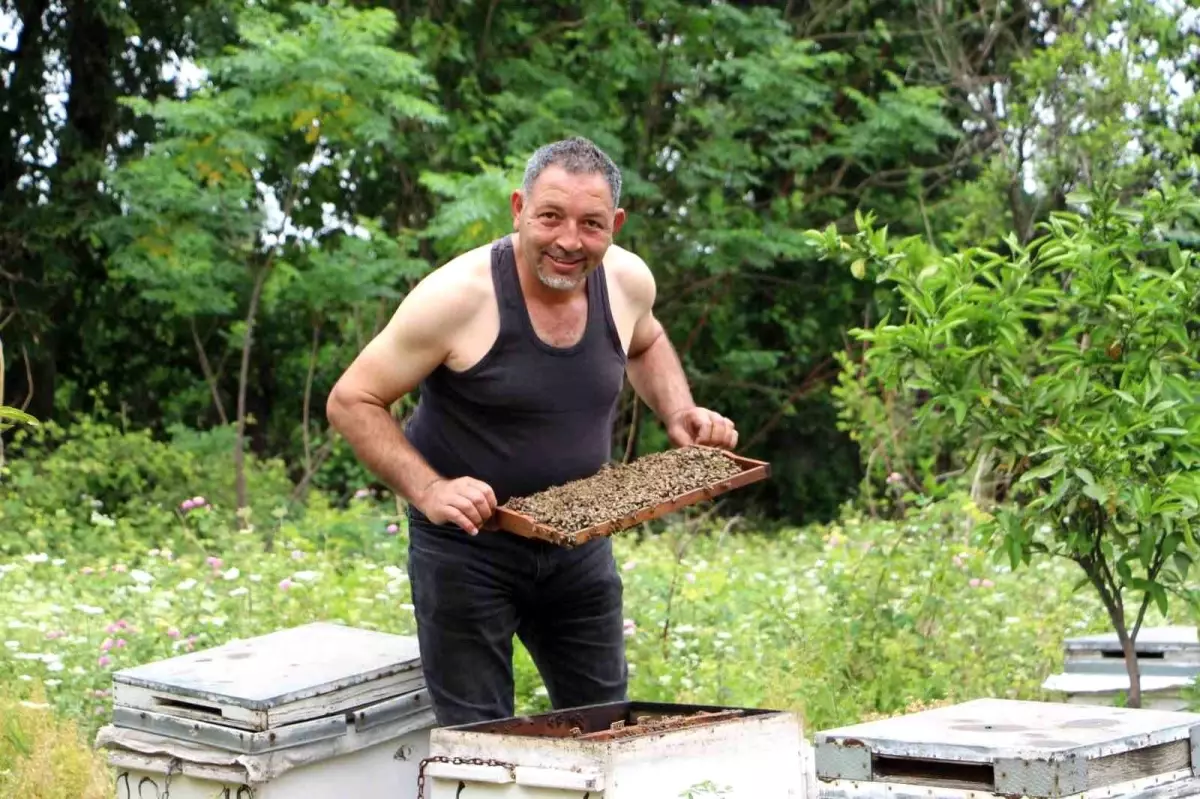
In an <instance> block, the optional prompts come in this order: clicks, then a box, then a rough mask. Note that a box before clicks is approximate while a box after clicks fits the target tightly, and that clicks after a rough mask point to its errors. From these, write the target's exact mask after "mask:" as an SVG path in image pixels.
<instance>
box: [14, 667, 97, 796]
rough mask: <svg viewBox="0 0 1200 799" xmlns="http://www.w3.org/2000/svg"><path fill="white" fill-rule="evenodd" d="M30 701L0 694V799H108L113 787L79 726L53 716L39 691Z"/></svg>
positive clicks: (38, 690)
mask: <svg viewBox="0 0 1200 799" xmlns="http://www.w3.org/2000/svg"><path fill="white" fill-rule="evenodd" d="M30 697H31V698H30V699H27V700H20V701H17V700H12V699H8V698H6V697H4V696H3V695H0V795H3V796H20V797H28V799H108V797H110V796H112V795H113V791H114V788H115V786H113V785H112V780H111V777H110V775H109V772H108V768H107V766H106V764H105V762H104V757H103V755H102V754H100V753H98V752H93V751H91V749H90V748H89V747H88V745H87V741H86V740H84V738H83V736H82V735H80V732H79V726H80V725H79V724H78V722H77V721H75V720H73V719H64V718H61V717H60V716H59V715H57V714H55V713H54V712H53V710H52V708H51V706H50V704H48V703H47V702H45V701H44V700H45V696H44V692H43V690H42V689H41V688H40V687H35V688H34V689H33V691H32V692H31V693H30Z"/></svg>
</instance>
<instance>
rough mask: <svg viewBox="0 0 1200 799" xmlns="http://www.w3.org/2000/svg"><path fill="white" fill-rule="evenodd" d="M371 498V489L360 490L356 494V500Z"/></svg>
mask: <svg viewBox="0 0 1200 799" xmlns="http://www.w3.org/2000/svg"><path fill="white" fill-rule="evenodd" d="M369 496H371V489H369V488H360V489H358V490H357V491H355V492H354V498H355V499H363V498H365V497H369Z"/></svg>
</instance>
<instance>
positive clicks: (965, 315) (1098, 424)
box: [811, 186, 1200, 705]
mask: <svg viewBox="0 0 1200 799" xmlns="http://www.w3.org/2000/svg"><path fill="white" fill-rule="evenodd" d="M1072 199H1073V200H1074V201H1075V202H1076V203H1078V204H1079V205H1080V206H1082V207H1083V209H1085V210H1083V211H1081V212H1072V213H1067V212H1062V213H1056V214H1054V215H1053V216H1052V217H1051V219H1050V221H1048V222H1047V223H1045V225H1044V226H1043V227H1042V229H1043V231H1044V232H1043V235H1040V236H1039V237H1037V238H1036V239H1035V240H1033V241H1032V242H1030V243H1029V244H1028V245H1024V244H1022V243H1021V242H1020V241H1018V240H1017V238H1016V237H1015V236H1010V237H1009V238H1008V239H1007V241H1006V242H1005V244H1006V249H1005V251H1003V252H994V251H991V250H988V249H985V248H971V249H969V250H967V251H965V252H962V253H956V254H953V255H948V256H941V255H938V254H936V253H933V252H931V251H930V250H929V249H928V248H927V247H926V246H925V245H924V244H922V243H921V242H920V241H917V240H913V239H905V240H902V241H899V242H889V241H888V240H887V231H886V229H876V228H875V226H874V224H873V220H871V219H870V218H869V217H867V218H860V219H859V222H858V231H857V233H855V234H853V235H852V236H847V237H841V236H838V235H837V233H836V232H835V231H832V230H829V231H826V232H824V233H820V232H816V231H814V232H812V234H811V235H812V238H813V240H814V241H819V242H821V243H822V245H823V246H824V247H825V248H826V251H827V252H828V253H829V254H830V255H831V256H841V255H842V254H843V253H845V256H846V257H847V258H849V259H854V263H853V264H852V265H851V270H852V271H854V272H856V273H859V274H862V273H863V272H869V273H870V274H871V275H872V276H873V277H874V279H875V280H876V281H877V282H879V283H882V284H887V285H889V286H891V287H893V288H894V290H895V291H896V292H897V293H898V295H899V296H901V297H903V304H902V309H903V310H902V313H901V314H897V318H895V319H891V318H885V319H883V320H881V321H880V322H879V323H878V324H877V325H875V326H874V327H873V328H869V329H860V330H856V331H854V333H855V335H856V336H857V337H858V338H859V339H861V340H863V341H865V342H867V343H868V344H869V346H870V349H869V351H868V353H867V355H866V359H867V361H868V362H870V363H871V364H872V370H873V375H874V376H875V377H876V378H877V379H879V380H880V381H882V382H884V383H885V384H886V385H887V387H888V388H889V389H892V390H897V391H902V392H903V393H904V394H906V395H908V396H909V397H914V396H918V395H919V397H920V400H919V404H920V407H919V409H918V410H917V413H916V417H915V419H914V423H915V424H917V425H922V424H929V423H932V424H934V425H937V426H938V429H939V430H945V429H947V427H953V428H955V429H958V430H963V431H969V434H970V436H971V438H972V440H973V441H975V442H978V446H979V448H980V449H979V453H978V455H977V457H983V458H989V457H994V459H995V464H996V466H995V469H996V473H997V477H998V480H999V481H1000V488H1001V489H1002V491H1003V492H1004V493H1005V495H1006V496H1005V499H1006V500H1007V502H1006V503H1005V504H1004V505H1002V506H999V507H998V508H997V511H996V518H995V519H994V523H992V524H989V525H987V529H989V530H991V531H994V532H995V533H996V534H997V539H996V541H995V546H996V547H997V550H998V554H1000V555H1006V556H1007V557H1008V558H1009V559H1010V561H1011V563H1012V565H1013V566H1014V567H1015V566H1017V565H1018V564H1020V563H1026V564H1028V563H1029V562H1030V560H1031V557H1032V556H1033V555H1034V554H1049V555H1053V556H1059V557H1063V558H1067V559H1070V560H1072V561H1074V562H1075V563H1077V564H1078V565H1079V566H1080V567H1081V568H1082V570H1083V572H1084V574H1085V575H1086V577H1085V580H1084V581H1083V582H1084V583H1088V582H1090V583H1091V585H1092V587H1093V588H1094V589H1095V591H1096V592H1097V595H1098V597H1099V599H1100V600H1101V602H1102V603H1103V605H1104V607H1105V608H1106V610H1107V611H1108V613H1109V614H1110V616H1111V619H1112V622H1113V625H1114V627H1115V629H1116V632H1117V634H1118V636H1119V638H1120V640H1121V642H1122V644H1123V646H1124V648H1125V654H1126V660H1127V665H1128V668H1129V672H1130V677H1131V680H1132V681H1133V684H1134V685H1135V686H1136V685H1137V683H1138V674H1137V661H1136V657H1135V656H1134V653H1133V642H1134V641H1135V640H1136V637H1137V634H1138V631H1139V630H1140V629H1141V626H1142V623H1143V621H1144V618H1145V614H1146V611H1147V608H1148V606H1149V604H1150V603H1151V602H1154V603H1156V604H1157V606H1158V608H1159V610H1160V611H1161V612H1164V613H1165V612H1166V609H1167V605H1168V593H1175V594H1177V595H1179V596H1181V597H1183V598H1184V599H1185V600H1191V601H1194V600H1196V599H1200V594H1198V593H1197V592H1196V591H1195V590H1194V589H1193V588H1190V587H1189V586H1190V585H1193V584H1194V581H1191V582H1189V581H1188V573H1189V569H1190V568H1191V566H1192V564H1193V563H1194V561H1195V559H1196V557H1197V556H1198V555H1200V546H1198V545H1197V541H1196V537H1195V526H1196V523H1197V518H1198V516H1200V397H1197V395H1196V378H1197V370H1200V361H1198V357H1200V337H1198V336H1197V331H1196V328H1195V319H1196V316H1197V312H1198V311H1200V260H1198V259H1197V254H1196V253H1195V252H1193V251H1188V250H1184V249H1181V248H1180V247H1179V245H1178V244H1177V243H1176V242H1174V241H1171V240H1170V239H1169V238H1168V237H1167V236H1166V235H1165V234H1166V233H1167V232H1169V231H1170V230H1172V229H1173V228H1174V227H1176V226H1178V225H1180V224H1189V223H1190V224H1192V225H1194V224H1195V223H1196V222H1197V220H1200V201H1198V200H1197V199H1196V197H1194V196H1193V195H1191V194H1189V193H1187V192H1184V191H1179V190H1176V189H1174V188H1170V187H1168V188H1164V189H1163V190H1162V191H1152V192H1149V193H1148V194H1146V195H1145V196H1143V197H1142V198H1140V199H1139V200H1138V201H1137V202H1136V203H1133V204H1130V205H1128V206H1126V205H1122V204H1120V203H1119V202H1118V198H1117V196H1116V192H1115V191H1114V190H1112V189H1111V188H1108V187H1105V186H1101V187H1100V188H1099V189H1097V191H1096V192H1095V193H1092V194H1079V195H1076V196H1075V197H1073V198H1072ZM1130 597H1137V602H1136V603H1135V602H1132V601H1127V600H1128V599H1129V598H1130ZM1138 702H1139V693H1138V692H1137V691H1136V690H1135V691H1134V693H1133V694H1132V695H1131V703H1133V704H1135V705H1136V704H1137V703H1138Z"/></svg>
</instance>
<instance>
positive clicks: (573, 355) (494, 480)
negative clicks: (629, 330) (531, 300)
mask: <svg viewBox="0 0 1200 799" xmlns="http://www.w3.org/2000/svg"><path fill="white" fill-rule="evenodd" d="M491 255H492V264H491V271H492V283H493V285H494V286H495V289H496V299H497V302H498V303H499V308H500V332H499V335H498V336H497V338H496V341H495V343H494V344H493V345H492V348H491V349H490V350H489V351H488V353H487V354H486V355H485V356H484V357H483V359H482V360H481V361H479V362H478V363H477V364H475V365H474V366H472V367H470V368H469V369H467V370H465V371H462V372H458V371H454V370H451V369H449V368H448V367H446V365H445V364H441V365H439V366H438V367H437V368H436V369H435V370H434V371H433V372H432V373H431V374H430V375H429V376H428V377H427V378H426V379H425V380H424V381H422V382H421V385H420V387H419V397H420V399H419V400H418V403H417V408H416V411H415V412H414V413H413V415H412V418H411V419H410V420H409V423H408V425H407V426H406V435H407V436H408V438H409V440H410V441H411V442H412V444H413V446H414V447H416V449H417V451H418V452H420V453H421V455H423V456H424V457H425V459H426V460H427V461H428V462H429V465H430V466H432V467H433V468H434V469H435V470H437V472H438V473H439V474H441V475H442V476H443V477H446V478H455V477H462V476H466V475H469V476H471V477H475V478H477V479H479V480H482V481H484V482H486V483H488V484H489V485H490V486H491V487H492V490H493V491H494V492H495V494H496V500H497V501H498V502H500V503H504V502H506V501H507V500H508V499H509V498H511V497H514V496H527V495H529V494H532V493H535V492H537V491H540V490H542V489H544V488H548V487H549V486H551V485H557V484H561V483H565V482H567V481H569V480H575V479H579V478H583V477H588V476H590V475H592V474H595V473H596V472H597V471H598V470H599V469H600V468H601V466H603V465H604V464H605V463H607V462H608V461H609V460H610V459H611V458H612V434H613V421H614V418H615V415H616V412H617V401H618V398H619V397H620V393H621V388H622V386H623V383H624V378H625V352H624V348H623V347H622V346H621V340H620V337H619V336H618V334H617V327H616V324H615V322H614V321H613V316H612V310H611V309H610V307H609V301H608V289H607V286H606V284H605V280H604V266H603V265H601V266H600V267H598V268H597V269H596V270H595V271H594V272H592V274H590V275H589V276H588V278H587V298H588V317H587V326H586V328H585V329H584V333H583V337H582V338H581V339H580V340H579V342H577V343H576V344H574V345H572V346H570V347H553V346H551V345H549V344H547V343H546V342H544V341H542V339H541V338H539V337H538V335H537V332H536V331H535V330H534V328H533V323H532V322H531V321H530V318H529V311H528V308H527V306H526V304H525V297H524V294H522V292H521V284H520V282H519V278H518V276H517V263H516V258H515V256H514V255H513V245H512V239H511V237H509V236H505V237H504V238H503V239H500V240H499V241H497V242H496V243H495V244H493V245H492V252H491Z"/></svg>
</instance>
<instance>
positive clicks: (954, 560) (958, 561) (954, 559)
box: [950, 555, 963, 569]
mask: <svg viewBox="0 0 1200 799" xmlns="http://www.w3.org/2000/svg"><path fill="white" fill-rule="evenodd" d="M950 562H951V563H953V564H954V565H955V566H957V567H958V568H960V569H961V568H962V565H963V559H962V558H960V557H959V556H958V555H955V556H954V557H952V558H951V559H950Z"/></svg>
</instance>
